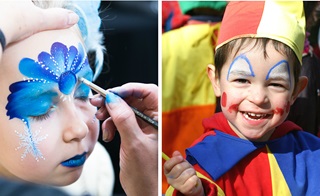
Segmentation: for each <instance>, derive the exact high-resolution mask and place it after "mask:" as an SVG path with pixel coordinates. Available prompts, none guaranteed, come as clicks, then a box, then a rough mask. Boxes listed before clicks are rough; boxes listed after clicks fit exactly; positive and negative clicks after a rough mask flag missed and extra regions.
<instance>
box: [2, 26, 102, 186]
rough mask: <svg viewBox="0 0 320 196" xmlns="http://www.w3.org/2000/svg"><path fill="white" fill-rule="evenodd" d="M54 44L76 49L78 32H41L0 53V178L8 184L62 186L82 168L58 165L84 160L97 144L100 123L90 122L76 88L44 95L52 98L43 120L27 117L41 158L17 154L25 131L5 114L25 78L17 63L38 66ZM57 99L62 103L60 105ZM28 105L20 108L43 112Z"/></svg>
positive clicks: (87, 105) (89, 107)
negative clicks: (25, 60)
mask: <svg viewBox="0 0 320 196" xmlns="http://www.w3.org/2000/svg"><path fill="white" fill-rule="evenodd" d="M54 42H60V43H63V44H64V45H66V46H67V47H70V46H72V45H73V46H75V47H78V44H79V43H81V39H80V36H79V32H78V31H77V30H76V29H73V28H71V29H65V30H55V31H45V32H41V33H37V34H35V35H33V36H30V37H29V38H27V39H24V40H22V41H19V42H16V43H14V44H11V45H10V46H8V47H7V48H6V50H5V52H4V53H3V56H2V61H1V70H0V88H1V89H2V91H1V92H0V102H1V103H0V126H1V129H0V132H1V133H0V135H1V138H0V143H1V148H0V157H1V159H0V175H1V176H4V177H7V178H11V179H18V180H24V181H29V182H35V183H41V184H50V185H58V186H63V185H68V184H71V183H72V182H74V181H76V180H77V179H78V178H79V176H80V174H81V172H82V168H83V165H81V166H78V167H65V166H63V165H62V164H61V163H62V162H63V161H66V160H68V159H70V158H72V157H74V156H76V155H81V154H83V153H84V152H87V154H86V158H88V156H89V155H90V153H91V152H92V150H93V148H94V145H95V143H96V141H97V138H98V130H99V122H98V121H97V120H93V119H94V115H95V113H96V107H94V106H92V105H91V104H90V103H89V101H88V97H89V96H91V93H87V94H86V95H85V96H84V97H86V98H87V99H86V100H85V99H80V98H79V93H80V94H82V95H84V94H83V93H82V91H83V88H84V87H83V86H82V87H81V86H79V84H77V85H76V86H75V88H74V89H73V90H72V92H71V93H70V94H69V95H68V96H66V95H63V94H62V93H61V91H60V90H59V89H58V88H57V87H55V88H51V89H49V90H50V91H52V92H54V93H56V94H57V96H54V97H53V100H54V101H52V102H50V101H48V104H51V107H49V110H48V114H49V115H48V116H47V117H45V118H42V117H41V115H40V114H41V112H39V114H38V115H39V116H38V117H37V116H35V117H28V121H29V125H30V130H31V132H32V133H33V136H35V135H36V132H37V131H39V137H42V138H43V140H41V141H40V142H38V144H37V145H38V146H37V148H38V149H39V151H40V152H41V153H42V157H38V159H37V158H35V157H34V156H33V154H32V153H27V154H26V156H25V157H24V158H23V157H22V155H23V152H24V150H23V148H19V146H20V145H21V142H22V141H21V140H20V138H19V137H18V134H17V133H24V130H25V129H26V125H25V124H24V123H23V121H22V120H21V119H19V118H12V119H9V117H8V116H7V114H6V113H7V110H6V108H5V107H6V105H7V104H8V100H7V97H8V96H9V94H10V91H9V86H10V85H11V84H14V83H16V82H19V81H22V79H23V77H25V76H24V75H22V74H21V72H20V71H19V68H18V65H19V62H20V60H21V59H23V58H26V57H27V58H30V59H34V60H37V57H38V55H39V53H41V52H43V51H46V52H48V53H50V48H51V46H52V44H53V43H54ZM30 69H32V67H30ZM61 95H63V97H67V99H66V100H65V101H63V98H60V96H61ZM30 96H32V95H30ZM40 96H43V95H40ZM82 98H83V97H82ZM21 101H23V100H21ZM28 104H29V103H27V102H26V103H25V109H26V110H28V109H30V108H37V107H38V108H39V107H42V104H43V103H42V102H41V103H39V105H38V106H37V105H29V107H28Z"/></svg>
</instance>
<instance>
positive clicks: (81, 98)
mask: <svg viewBox="0 0 320 196" xmlns="http://www.w3.org/2000/svg"><path fill="white" fill-rule="evenodd" d="M75 99H77V100H79V101H82V102H87V101H89V97H88V96H80V97H75Z"/></svg>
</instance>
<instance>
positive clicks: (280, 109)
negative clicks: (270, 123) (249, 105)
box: [273, 108, 283, 116]
mask: <svg viewBox="0 0 320 196" xmlns="http://www.w3.org/2000/svg"><path fill="white" fill-rule="evenodd" d="M273 113H274V114H279V115H280V116H282V115H283V109H282V108H276V109H275V110H274V111H273Z"/></svg>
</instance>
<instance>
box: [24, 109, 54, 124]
mask: <svg viewBox="0 0 320 196" xmlns="http://www.w3.org/2000/svg"><path fill="white" fill-rule="evenodd" d="M55 108H56V106H51V107H50V108H49V110H48V111H47V112H46V113H44V114H40V115H36V116H29V117H30V118H31V119H32V120H34V121H44V120H47V119H48V118H50V115H51V113H52V112H53V111H54V109H55Z"/></svg>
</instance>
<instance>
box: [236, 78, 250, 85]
mask: <svg viewBox="0 0 320 196" xmlns="http://www.w3.org/2000/svg"><path fill="white" fill-rule="evenodd" d="M234 81H235V82H238V83H242V84H246V83H249V81H248V80H247V79H235V80H234Z"/></svg>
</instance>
